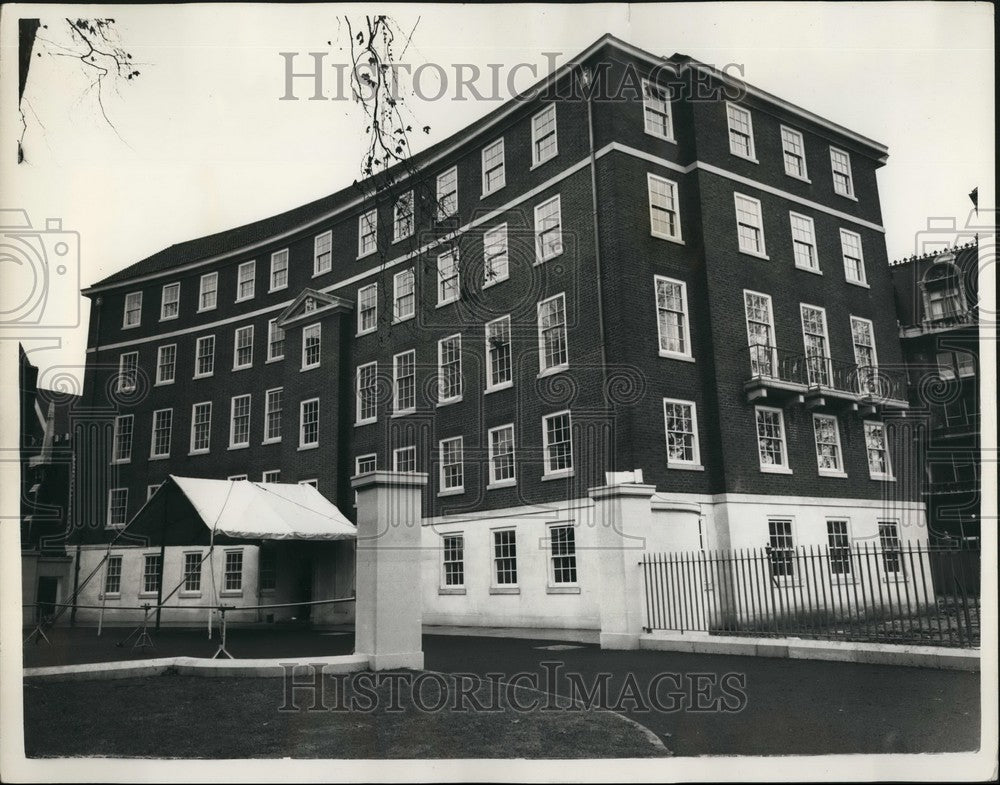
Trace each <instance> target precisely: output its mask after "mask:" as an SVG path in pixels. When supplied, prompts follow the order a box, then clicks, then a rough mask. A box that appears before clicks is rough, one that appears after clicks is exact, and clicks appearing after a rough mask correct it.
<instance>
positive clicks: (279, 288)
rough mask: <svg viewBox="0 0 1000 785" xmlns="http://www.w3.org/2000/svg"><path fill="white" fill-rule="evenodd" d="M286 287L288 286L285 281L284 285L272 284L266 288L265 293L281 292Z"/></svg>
mask: <svg viewBox="0 0 1000 785" xmlns="http://www.w3.org/2000/svg"><path fill="white" fill-rule="evenodd" d="M287 288H288V284H287V283H286V284H285V285H284V286H274V287H272V288H270V289H268V290H267V293H268V294H273V293H274V292H283V291H285V289H287Z"/></svg>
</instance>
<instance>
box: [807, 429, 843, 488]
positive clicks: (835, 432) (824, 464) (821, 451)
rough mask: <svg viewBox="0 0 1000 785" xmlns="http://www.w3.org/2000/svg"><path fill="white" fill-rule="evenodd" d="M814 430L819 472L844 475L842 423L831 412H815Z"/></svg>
mask: <svg viewBox="0 0 1000 785" xmlns="http://www.w3.org/2000/svg"><path fill="white" fill-rule="evenodd" d="M813 432H814V433H815V435H816V463H817V465H818V467H819V473H820V474H832V475H843V474H844V463H843V461H842V460H841V453H840V424H839V423H838V422H837V418H836V417H834V416H833V415H829V414H814V415H813Z"/></svg>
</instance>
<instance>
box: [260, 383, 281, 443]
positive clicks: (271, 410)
mask: <svg viewBox="0 0 1000 785" xmlns="http://www.w3.org/2000/svg"><path fill="white" fill-rule="evenodd" d="M284 393H285V391H284V388H282V387H272V388H271V389H270V390H267V391H266V392H265V393H264V443H265V444H270V443H271V442H280V441H281V410H282V406H283V399H284Z"/></svg>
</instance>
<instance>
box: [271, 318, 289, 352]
mask: <svg viewBox="0 0 1000 785" xmlns="http://www.w3.org/2000/svg"><path fill="white" fill-rule="evenodd" d="M284 356H285V331H284V330H282V329H281V328H280V327H279V326H278V320H277V319H269V320H268V322H267V361H268V362H273V361H275V360H280V359H282V358H283V357H284Z"/></svg>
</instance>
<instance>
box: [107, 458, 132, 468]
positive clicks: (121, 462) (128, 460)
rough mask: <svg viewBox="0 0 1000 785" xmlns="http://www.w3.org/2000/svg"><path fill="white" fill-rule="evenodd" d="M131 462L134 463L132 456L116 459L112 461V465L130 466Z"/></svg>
mask: <svg viewBox="0 0 1000 785" xmlns="http://www.w3.org/2000/svg"><path fill="white" fill-rule="evenodd" d="M130 463H132V459H131V458H121V459H120V460H117V461H115V460H113V461H111V465H112V466H128V465H129V464H130Z"/></svg>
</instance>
